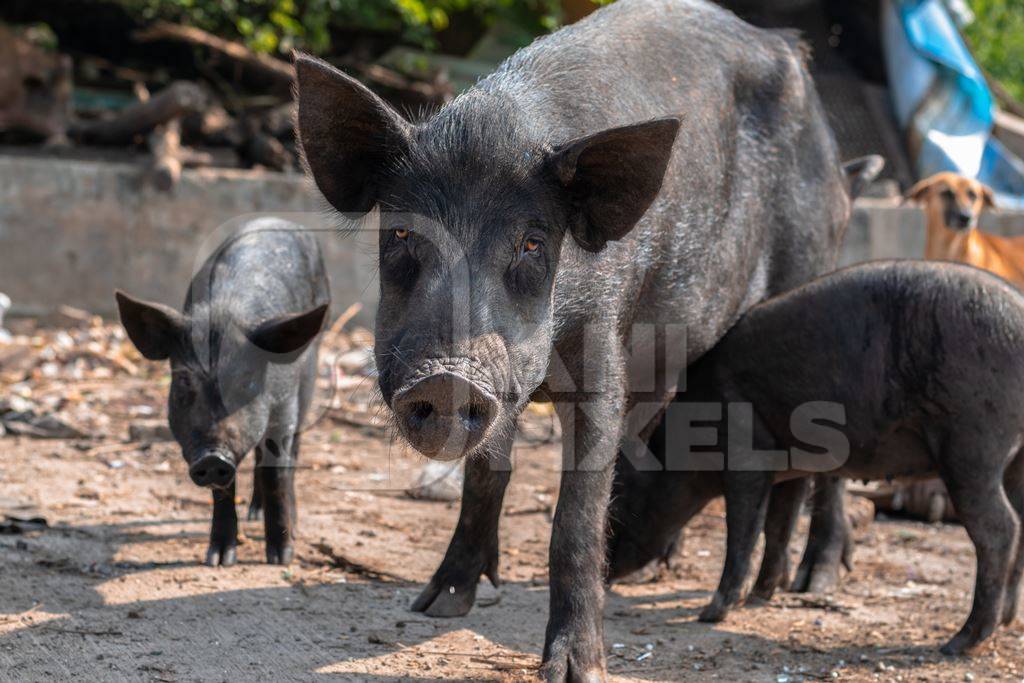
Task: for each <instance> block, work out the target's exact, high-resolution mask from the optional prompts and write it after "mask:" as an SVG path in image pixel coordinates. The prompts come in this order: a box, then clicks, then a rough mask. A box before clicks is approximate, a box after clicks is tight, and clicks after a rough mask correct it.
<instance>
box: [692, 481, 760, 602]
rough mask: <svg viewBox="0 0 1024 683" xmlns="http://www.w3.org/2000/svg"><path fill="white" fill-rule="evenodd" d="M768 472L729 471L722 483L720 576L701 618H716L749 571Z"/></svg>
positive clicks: (735, 597)
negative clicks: (722, 562) (723, 538)
mask: <svg viewBox="0 0 1024 683" xmlns="http://www.w3.org/2000/svg"><path fill="white" fill-rule="evenodd" d="M773 478H774V477H773V473H772V472H730V473H728V475H727V476H726V484H725V525H726V549H725V566H724V567H723V568H722V579H721V581H720V582H719V584H718V590H717V591H716V592H715V596H714V597H713V598H712V600H711V604H709V605H708V606H707V607H705V608H704V610H703V611H702V612H701V613H700V617H699V618H700V620H701V621H710V622H717V621H721V620H722V619H724V618H725V615H726V613H727V612H728V611H729V609H730V608H731V607H733V606H735V605H736V604H737V603H738V602H739V601H740V598H741V597H742V596H741V593H742V591H743V582H744V581H745V580H746V578H747V574H748V572H749V571H750V558H751V555H753V554H754V546H755V545H756V544H757V537H758V535H759V534H760V532H761V528H762V526H763V525H764V518H765V510H766V508H767V507H768V495H769V493H770V491H771V487H772V480H773Z"/></svg>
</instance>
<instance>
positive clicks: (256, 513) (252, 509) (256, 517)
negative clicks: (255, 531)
mask: <svg viewBox="0 0 1024 683" xmlns="http://www.w3.org/2000/svg"><path fill="white" fill-rule="evenodd" d="M245 518H246V519H247V520H249V521H250V522H258V521H260V520H261V519H263V508H261V507H260V506H259V505H256V504H255V503H252V504H250V505H249V512H247V513H246V514H245Z"/></svg>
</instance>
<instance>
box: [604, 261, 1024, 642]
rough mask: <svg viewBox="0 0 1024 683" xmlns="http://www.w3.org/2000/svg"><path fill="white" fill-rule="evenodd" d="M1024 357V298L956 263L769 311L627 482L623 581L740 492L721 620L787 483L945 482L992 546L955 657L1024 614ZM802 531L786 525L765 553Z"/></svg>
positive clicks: (858, 283)
mask: <svg viewBox="0 0 1024 683" xmlns="http://www.w3.org/2000/svg"><path fill="white" fill-rule="evenodd" d="M1022 355H1024V296H1022V295H1021V293H1020V292H1018V291H1017V290H1016V289H1015V288H1013V287H1012V286H1010V285H1009V284H1008V283H1006V282H1005V281H1003V280H1002V279H1000V278H998V277H996V276H993V275H991V274H989V273H986V272H984V271H981V270H977V269H975V268H972V267H968V266H962V265H957V264H952V263H939V262H924V261H916V262H915V261H894V262H876V263H872V264H869V265H862V266H857V267H852V268H848V269H845V270H841V271H839V272H837V273H834V274H832V275H828V276H826V277H823V278H820V279H818V280H815V281H813V282H811V283H810V284H808V285H805V286H803V287H800V288H797V289H795V290H793V291H791V292H789V293H787V294H784V295H782V296H779V297H776V298H774V299H771V300H769V301H767V302H765V303H763V304H760V305H758V306H756V307H754V308H752V309H751V310H750V311H749V312H748V313H747V314H746V315H745V316H744V317H743V318H742V319H741V320H740V321H739V322H738V323H737V324H736V326H735V327H733V328H732V330H731V331H730V332H729V333H728V334H727V335H726V337H725V338H724V339H723V340H722V341H721V342H720V343H719V344H718V345H717V346H715V348H713V349H712V350H711V351H710V352H709V353H708V354H706V355H705V356H704V357H702V358H701V359H700V360H698V361H697V362H696V363H695V364H694V365H692V366H690V368H689V369H688V370H687V388H686V391H685V393H680V394H677V396H676V400H675V401H674V402H673V403H672V404H670V405H669V407H668V409H667V411H666V415H665V419H664V420H663V421H662V423H661V425H660V426H659V427H658V428H657V429H656V431H655V432H654V433H653V434H652V435H651V437H650V439H649V441H648V447H649V449H650V451H651V455H652V456H653V457H651V458H650V460H651V462H650V463H648V465H650V467H648V468H646V470H647V471H642V469H643V468H637V469H635V470H630V471H628V472H627V471H625V470H623V471H620V473H619V474H620V479H619V481H617V483H616V491H615V498H614V501H613V504H612V509H611V512H610V519H611V522H610V525H611V539H610V543H609V567H610V568H609V573H610V575H611V576H612V577H613V578H614V577H615V576H620V575H623V574H625V573H627V572H629V571H631V570H633V569H636V568H638V567H640V566H642V565H643V564H645V563H646V562H648V561H650V560H652V559H656V558H658V557H660V556H663V555H664V554H665V553H666V551H667V550H669V546H670V545H671V543H672V541H673V540H674V538H675V536H676V533H677V532H678V530H679V529H680V528H681V527H682V526H683V525H684V524H685V523H686V522H687V521H688V520H689V519H690V518H691V517H692V516H693V515H695V514H696V513H697V512H699V511H700V509H701V508H703V507H704V505H705V504H707V502H708V501H709V500H711V499H712V498H714V497H715V496H717V495H722V494H724V495H725V501H726V519H727V523H726V526H727V549H726V560H725V567H724V570H723V573H722V579H721V582H720V583H719V586H718V590H717V592H716V593H715V596H714V598H713V600H712V602H711V604H710V605H708V607H707V608H706V609H705V610H704V611H703V613H702V614H701V619H702V620H704V621H719V620H721V619H722V618H724V617H725V615H726V612H727V611H728V609H729V608H730V607H732V606H734V605H735V604H736V603H737V602H739V600H740V594H741V589H742V584H743V581H744V579H745V577H746V575H747V571H748V568H749V565H750V559H751V555H752V553H753V549H754V545H755V542H756V540H757V536H758V532H759V530H760V529H761V528H762V525H763V523H764V519H765V514H766V508H767V501H768V494H769V491H770V489H771V488H772V485H773V484H775V483H778V482H785V481H787V480H794V479H796V478H800V477H805V476H807V475H809V474H812V473H818V472H829V473H831V474H834V475H836V476H840V477H847V478H853V479H883V478H886V479H891V478H895V477H922V476H929V475H938V476H939V477H941V478H942V480H943V482H944V483H945V484H946V487H947V488H948V489H949V494H950V497H951V500H952V502H953V505H954V506H955V508H956V510H957V511H958V513H959V514H960V517H961V520H962V521H963V524H964V527H965V528H966V530H967V533H968V534H969V536H970V538H971V540H972V541H973V542H974V546H975V550H976V553H977V575H976V584H975V591H974V605H973V607H972V609H971V614H970V616H969V617H968V618H967V622H966V623H965V624H964V626H963V628H961V629H960V631H959V633H957V634H956V636H955V637H953V639H952V640H950V641H949V642H947V643H946V644H945V645H944V646H943V647H942V651H943V652H944V653H946V654H958V653H961V652H963V651H965V650H967V649H969V648H971V647H973V646H975V645H977V644H978V643H980V642H981V641H982V640H984V639H985V638H987V637H988V636H989V635H990V634H991V633H992V632H993V630H994V629H995V627H996V626H997V624H999V623H1000V622H1001V623H1003V624H1009V623H1010V622H1012V621H1013V619H1014V617H1015V615H1016V611H1017V596H1018V590H1019V585H1020V580H1021V574H1022V571H1024V543H1022V541H1021V538H1020V536H1021V520H1022V516H1024V450H1022V447H1024V401H1021V387H1024V363H1022V362H1021V358H1022ZM649 519H660V520H662V521H661V522H660V523H659V524H655V525H645V524H642V523H641V522H642V521H643V520H649ZM793 521H794V520H793V519H789V520H786V521H785V522H784V523H778V524H772V523H769V524H768V525H767V526H766V527H765V528H766V544H771V543H772V542H773V537H774V536H779V537H784V538H788V534H789V531H790V528H791V525H792V523H793ZM787 526H789V527H790V528H786V527H787ZM652 528H653V529H657V531H656V532H652V531H651V529H652ZM764 571H765V570H764V568H762V573H764ZM759 583H760V581H759ZM756 590H757V589H756V588H755V591H756Z"/></svg>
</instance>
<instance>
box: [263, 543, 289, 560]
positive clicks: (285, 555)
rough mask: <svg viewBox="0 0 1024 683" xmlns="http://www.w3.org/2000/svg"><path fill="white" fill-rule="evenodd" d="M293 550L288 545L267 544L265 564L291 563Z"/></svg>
mask: <svg viewBox="0 0 1024 683" xmlns="http://www.w3.org/2000/svg"><path fill="white" fill-rule="evenodd" d="M293 557H295V550H294V549H293V548H292V547H291V546H290V545H286V546H281V547H273V546H270V545H268V546H267V564H291V563H292V558H293Z"/></svg>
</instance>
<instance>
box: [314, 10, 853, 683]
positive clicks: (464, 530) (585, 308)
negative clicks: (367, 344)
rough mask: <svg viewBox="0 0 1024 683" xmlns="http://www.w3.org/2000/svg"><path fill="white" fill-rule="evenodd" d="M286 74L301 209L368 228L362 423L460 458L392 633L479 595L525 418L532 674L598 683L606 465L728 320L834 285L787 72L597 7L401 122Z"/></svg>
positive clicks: (692, 26)
mask: <svg viewBox="0 0 1024 683" xmlns="http://www.w3.org/2000/svg"><path fill="white" fill-rule="evenodd" d="M296 73H297V94H298V135H299V139H300V142H301V145H302V149H303V152H304V156H305V159H306V162H307V164H308V167H309V170H310V172H311V174H312V177H313V179H314V180H315V181H316V184H317V187H318V188H319V189H320V191H321V192H322V193H323V195H324V196H325V198H326V199H327V200H328V201H329V202H330V203H331V204H332V205H333V206H334V207H335V208H337V209H338V210H339V211H342V212H351V213H354V214H362V213H365V212H368V211H370V210H371V209H372V208H373V207H375V206H377V207H380V209H381V212H380V214H379V219H380V227H381V232H380V240H379V250H380V252H379V254H380V276H381V277H380V280H381V285H380V287H381V299H380V306H379V309H378V313H377V323H376V349H375V351H376V358H377V368H378V371H379V373H380V375H379V384H380V389H381V394H382V395H383V398H384V401H385V402H386V403H387V404H388V406H389V407H390V408H391V409H392V410H393V412H394V415H395V418H396V422H397V427H398V429H399V431H400V432H401V434H402V435H403V436H404V437H405V438H406V439H407V440H408V441H409V442H410V443H411V444H412V445H413V446H414V447H415V448H417V449H418V450H420V451H421V452H423V453H425V454H427V455H429V456H431V457H434V458H441V459H451V458H458V457H463V456H465V457H467V458H468V460H467V463H466V478H465V486H464V495H463V501H462V512H461V515H460V518H459V522H458V524H457V526H456V530H455V535H454V537H453V539H452V541H451V544H450V545H449V548H448V552H447V553H446V554H445V557H444V559H443V561H442V563H441V566H440V567H439V569H438V570H437V572H436V573H435V575H434V577H433V578H432V579H431V581H430V583H429V584H428V585H427V586H426V588H425V589H424V590H423V592H422V593H421V595H420V597H419V598H418V599H417V600H416V601H415V603H414V605H413V609H415V610H419V611H424V612H426V613H427V614H429V615H432V616H456V615H461V614H465V613H466V612H468V611H469V609H470V608H471V606H472V604H473V601H474V596H475V593H476V588H477V584H478V582H479V579H480V577H481V575H486V576H488V577H489V578H491V579H492V581H495V582H497V579H498V576H497V567H498V520H499V517H500V511H501V504H502V498H503V496H504V492H505V487H506V485H507V483H508V479H509V467H510V463H509V461H510V452H511V447H512V439H513V435H514V432H515V421H516V418H517V416H518V414H519V413H520V411H521V410H522V409H523V407H524V406H525V405H526V404H527V402H528V401H529V400H530V398H531V396H535V395H537V394H538V393H543V394H545V395H546V396H547V397H549V398H551V399H552V400H554V401H555V403H556V409H557V411H558V415H559V419H560V421H561V424H562V428H563V429H562V433H563V439H564V442H563V462H564V465H565V471H564V473H563V475H562V481H561V486H560V491H559V497H558V509H557V511H556V513H555V518H554V524H553V529H552V538H551V548H550V550H551V561H550V567H551V571H550V575H551V592H550V615H549V622H548V628H547V634H546V637H545V647H544V668H543V674H544V676H545V677H547V678H548V679H549V680H563V679H571V680H582V679H589V678H600V677H602V676H603V675H604V673H605V661H604V645H603V642H602V640H603V637H602V632H603V631H602V607H603V600H604V597H603V583H604V577H603V566H604V553H605V549H604V539H605V521H606V512H607V505H608V498H609V493H610V489H611V480H612V474H613V463H614V461H615V458H616V455H617V453H618V452H619V450H620V446H621V448H622V449H623V450H624V451H625V452H626V453H627V455H629V454H630V453H631V452H632V451H634V450H636V449H637V448H638V447H643V443H642V441H640V440H639V439H638V438H637V436H636V435H638V434H639V433H640V430H642V429H643V428H644V426H645V425H646V423H647V422H648V421H649V420H650V418H651V417H652V416H653V414H656V413H657V412H658V411H659V410H660V409H661V407H662V406H663V404H664V403H665V402H666V401H667V400H668V398H669V397H671V396H672V394H673V393H674V389H675V378H676V377H677V376H678V372H679V370H681V369H682V368H683V367H685V365H686V362H687V359H688V358H694V357H697V356H699V355H700V354H702V353H704V352H705V351H707V350H708V349H709V348H711V346H713V344H714V343H715V342H716V341H717V340H718V339H719V338H720V337H721V336H722V335H723V334H724V333H725V331H726V330H727V329H728V328H729V326H730V325H731V324H732V322H733V321H734V320H735V319H736V318H737V317H738V316H739V314H740V313H742V312H743V311H744V310H745V309H746V308H748V307H749V306H751V305H753V304H754V303H756V302H758V301H760V300H762V299H764V298H765V297H766V296H769V295H771V294H772V293H776V292H780V291H784V290H785V289H789V288H792V287H793V286H795V285H797V284H799V283H802V282H805V281H807V280H808V279H810V278H811V277H813V276H814V275H816V274H819V273H820V272H823V271H825V270H828V269H830V268H831V267H832V266H833V265H834V263H835V259H836V254H837V252H838V245H839V241H840V235H841V232H842V230H843V228H844V227H845V225H846V221H847V219H848V217H849V200H848V197H847V194H846V188H845V183H844V179H843V176H842V172H841V169H840V164H839V161H838V159H837V157H836V149H835V143H834V140H833V137H832V134H831V131H830V130H829V128H828V125H827V123H826V121H825V118H824V115H823V112H822V109H821V106H820V103H819V101H818V98H817V95H816V94H815V92H814V87H813V84H812V83H811V81H810V78H809V76H808V74H807V70H806V68H805V65H804V64H803V61H802V52H801V51H800V50H799V49H798V47H797V46H796V45H795V43H794V41H793V40H792V38H791V37H790V36H787V35H781V34H778V33H775V32H771V31H763V30H760V29H756V28H754V27H752V26H749V25H747V24H745V23H743V22H741V21H740V20H738V19H737V18H736V17H735V16H734V15H732V14H730V13H729V12H727V11H724V10H722V9H720V8H718V7H716V6H714V5H713V4H711V3H707V2H702V1H698V0H676V1H674V2H664V1H661V0H621V1H620V2H616V3H614V4H612V5H609V6H607V7H604V8H602V9H600V10H598V11H597V12H595V13H594V14H592V15H591V16H589V17H587V18H586V19H584V20H582V21H580V22H579V23H577V24H574V25H572V26H570V27H567V28H564V29H562V30H561V31H558V32H557V33H555V34H552V35H551V36H548V37H545V38H542V39H539V40H537V41H536V42H535V43H534V44H533V45H531V46H530V47H528V48H526V49H524V50H521V51H520V52H518V53H517V54H516V55H514V56H513V57H511V58H510V59H509V60H508V61H506V62H505V63H504V64H503V65H502V66H501V67H499V69H498V70H497V72H495V73H494V74H493V75H491V76H490V77H488V78H486V79H484V80H482V81H481V82H480V83H478V84H477V85H476V86H475V87H474V88H472V89H470V90H469V91H467V92H465V93H463V94H462V95H460V96H459V97H458V98H456V99H455V100H454V101H453V102H452V103H451V104H450V105H448V106H446V107H445V108H443V109H442V110H441V111H440V112H438V113H437V114H436V115H434V116H432V117H431V118H429V119H427V120H424V121H419V122H410V121H408V120H406V119H404V118H403V117H402V116H401V115H399V114H398V113H397V112H395V111H394V110H392V109H391V108H390V107H388V106H387V105H386V104H385V103H384V102H383V101H382V100H380V98H378V97H377V96H375V95H374V94H373V93H371V92H370V91H368V90H367V89H366V88H365V87H363V86H362V85H361V84H359V83H358V82H357V81H355V80H354V79H352V78H349V77H348V76H346V75H345V74H343V73H341V72H339V71H337V70H336V69H334V68H333V67H331V66H329V65H327V64H325V63H323V62H320V61H317V60H315V59H312V58H309V57H305V56H301V55H300V56H299V57H298V58H297V60H296ZM637 326H639V328H641V329H646V328H651V327H654V328H657V329H660V330H662V331H665V333H666V334H668V331H667V328H668V326H673V328H674V329H677V330H678V329H685V331H686V335H685V336H686V343H685V344H679V345H669V344H664V343H663V341H659V339H660V338H662V337H663V336H664V335H661V333H658V334H655V335H653V336H650V335H648V336H644V338H643V339H639V338H634V329H638V327H637ZM659 348H665V349H669V348H670V349H671V351H672V353H669V354H662V355H661V356H659V358H658V361H657V363H658V372H657V373H653V374H654V375H656V376H652V373H650V372H649V364H648V363H646V361H648V360H650V359H651V358H654V357H655V356H656V355H658V354H657V351H658V349H659ZM627 349H628V352H627ZM631 360H638V361H641V362H639V363H638V364H637V365H639V366H643V367H637V366H635V365H634V364H632V363H631V362H630V361H631Z"/></svg>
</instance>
